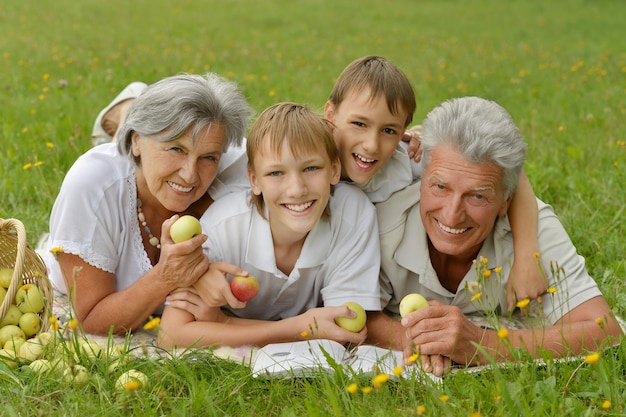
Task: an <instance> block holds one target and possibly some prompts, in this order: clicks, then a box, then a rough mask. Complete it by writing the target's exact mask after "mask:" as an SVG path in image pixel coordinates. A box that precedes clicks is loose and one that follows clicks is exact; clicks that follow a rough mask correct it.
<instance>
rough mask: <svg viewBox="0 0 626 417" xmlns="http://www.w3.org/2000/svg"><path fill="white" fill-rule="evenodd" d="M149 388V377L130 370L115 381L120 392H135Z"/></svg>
mask: <svg viewBox="0 0 626 417" xmlns="http://www.w3.org/2000/svg"><path fill="white" fill-rule="evenodd" d="M147 386H148V377H147V376H146V374H144V373H143V372H141V371H138V370H136V369H130V370H128V371H126V372H124V373H123V374H122V375H120V376H119V378H117V381H115V388H116V389H118V390H119V391H134V390H137V389H141V388H145V387H147Z"/></svg>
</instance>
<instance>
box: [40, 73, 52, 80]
mask: <svg viewBox="0 0 626 417" xmlns="http://www.w3.org/2000/svg"><path fill="white" fill-rule="evenodd" d="M41 78H43V80H44V81H48V80H49V79H50V74H44V75H43V77H41Z"/></svg>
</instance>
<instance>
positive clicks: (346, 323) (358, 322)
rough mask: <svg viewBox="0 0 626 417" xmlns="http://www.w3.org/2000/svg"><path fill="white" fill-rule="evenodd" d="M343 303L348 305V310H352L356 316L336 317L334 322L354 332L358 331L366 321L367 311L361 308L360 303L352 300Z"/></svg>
mask: <svg viewBox="0 0 626 417" xmlns="http://www.w3.org/2000/svg"><path fill="white" fill-rule="evenodd" d="M344 305H345V306H348V308H349V309H350V310H352V311H354V312H355V314H356V317H355V318H353V319H351V318H348V317H337V318H336V319H335V323H337V325H338V326H339V327H343V328H344V329H346V330H349V331H351V332H354V333H358V332H360V331H361V330H363V327H365V322H366V321H367V313H365V309H363V307H361V305H360V304H358V303H355V302H352V301H349V302H347V303H344Z"/></svg>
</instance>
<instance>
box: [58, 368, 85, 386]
mask: <svg viewBox="0 0 626 417" xmlns="http://www.w3.org/2000/svg"><path fill="white" fill-rule="evenodd" d="M63 380H64V381H65V382H70V383H73V384H77V385H84V384H86V383H87V381H89V371H88V370H87V368H85V367H84V366H82V365H72V366H69V367H68V368H67V369H66V370H65V371H63Z"/></svg>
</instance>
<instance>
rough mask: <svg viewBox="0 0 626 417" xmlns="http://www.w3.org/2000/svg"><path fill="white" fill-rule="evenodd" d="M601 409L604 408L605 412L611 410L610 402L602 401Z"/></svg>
mask: <svg viewBox="0 0 626 417" xmlns="http://www.w3.org/2000/svg"><path fill="white" fill-rule="evenodd" d="M602 408H604V409H605V410H608V409H609V408H611V401H609V400H604V402H602Z"/></svg>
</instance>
